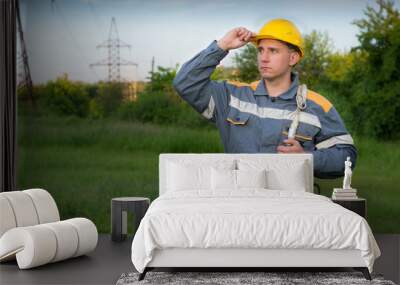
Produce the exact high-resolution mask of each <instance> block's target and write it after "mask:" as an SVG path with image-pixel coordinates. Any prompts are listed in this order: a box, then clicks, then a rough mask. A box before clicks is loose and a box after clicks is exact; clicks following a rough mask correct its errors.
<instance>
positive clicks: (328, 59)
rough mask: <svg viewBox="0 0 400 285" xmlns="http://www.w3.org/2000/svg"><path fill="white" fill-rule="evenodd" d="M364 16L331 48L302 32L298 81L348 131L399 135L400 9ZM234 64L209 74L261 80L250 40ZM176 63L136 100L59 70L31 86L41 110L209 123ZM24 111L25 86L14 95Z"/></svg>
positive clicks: (121, 89) (117, 88) (120, 89)
mask: <svg viewBox="0 0 400 285" xmlns="http://www.w3.org/2000/svg"><path fill="white" fill-rule="evenodd" d="M377 4H378V5H377V8H376V9H374V8H372V7H370V6H368V7H367V8H366V10H365V11H364V18H363V19H359V20H355V21H354V22H353V24H354V25H356V26H357V27H358V33H357V38H358V41H359V45H358V46H355V47H353V48H352V49H351V50H349V51H335V50H334V48H333V42H332V40H331V39H330V38H329V35H328V34H327V33H322V32H319V31H315V30H314V31H312V32H311V33H310V34H307V35H305V36H304V40H305V57H304V58H303V60H302V61H301V62H300V63H299V64H298V65H297V66H296V67H295V70H296V72H298V74H299V77H300V81H301V82H302V83H306V84H307V86H308V88H309V89H312V90H314V91H316V92H318V93H320V94H321V95H323V96H325V97H326V98H327V99H329V100H330V101H331V102H332V103H333V105H334V106H335V107H336V109H337V110H338V111H339V113H340V114H341V115H342V118H343V119H344V121H345V123H346V126H347V127H348V129H349V131H351V132H352V133H356V134H358V135H365V136H371V137H375V138H377V139H398V138H400V135H399V133H400V69H399V65H400V14H399V10H397V9H396V8H395V6H394V3H393V2H392V1H390V0H377ZM233 61H234V66H233V67H222V66H219V67H218V68H217V69H216V70H215V71H214V73H213V75H212V79H213V80H222V81H223V80H238V81H242V82H252V81H255V80H259V79H260V78H259V72H258V69H257V49H256V48H255V47H254V46H253V45H251V44H248V45H246V46H245V47H243V48H241V49H240V50H239V51H238V52H237V53H236V54H235V56H234V59H233ZM177 70H178V66H176V67H175V68H165V67H160V66H159V67H158V68H157V70H156V71H154V72H150V76H149V82H147V83H146V84H145V86H144V88H143V90H142V91H141V92H140V93H139V94H138V96H137V99H136V100H127V96H126V90H127V88H128V85H127V83H109V82H98V83H94V84H90V83H83V82H75V81H71V80H69V79H68V77H67V76H62V77H59V78H57V79H56V80H53V81H49V82H47V83H46V84H41V85H36V86H35V88H34V94H35V98H37V106H38V108H37V109H38V110H39V111H36V112H39V113H40V114H49V113H55V114H57V115H68V116H77V117H82V118H91V119H100V118H107V117H118V118H120V119H123V120H130V121H139V122H152V123H156V124H175V125H182V126H187V127H204V128H208V127H210V126H211V125H210V123H208V122H207V121H206V120H204V119H202V118H201V116H200V115H199V114H197V113H196V112H195V111H194V110H192V109H191V107H190V106H189V105H188V104H186V103H185V102H183V100H181V99H180V97H179V96H178V95H177V94H176V92H175V90H174V89H173V86H172V81H173V79H174V77H175V75H176V72H177ZM18 98H19V102H20V106H21V112H29V108H28V107H26V105H27V104H26V101H27V99H28V98H27V93H26V90H23V89H22V90H20V92H19V94H18Z"/></svg>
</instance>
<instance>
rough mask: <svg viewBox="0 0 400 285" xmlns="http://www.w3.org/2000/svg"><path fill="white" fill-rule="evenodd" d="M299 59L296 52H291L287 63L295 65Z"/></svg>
mask: <svg viewBox="0 0 400 285" xmlns="http://www.w3.org/2000/svg"><path fill="white" fill-rule="evenodd" d="M299 60H300V55H299V53H298V52H291V53H290V58H289V65H290V66H295V65H296V64H297V63H298V62H299Z"/></svg>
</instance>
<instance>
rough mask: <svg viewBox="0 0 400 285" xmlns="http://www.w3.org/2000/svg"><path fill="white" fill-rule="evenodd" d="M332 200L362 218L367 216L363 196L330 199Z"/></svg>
mask: <svg viewBox="0 0 400 285" xmlns="http://www.w3.org/2000/svg"><path fill="white" fill-rule="evenodd" d="M332 202H334V203H336V204H339V205H340V206H342V207H344V208H346V209H348V210H350V211H353V212H354V213H357V214H359V215H360V216H361V217H363V218H364V219H366V218H367V200H366V199H364V198H357V199H354V200H337V199H332Z"/></svg>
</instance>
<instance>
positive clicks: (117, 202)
mask: <svg viewBox="0 0 400 285" xmlns="http://www.w3.org/2000/svg"><path fill="white" fill-rule="evenodd" d="M149 205H150V199H149V198H144V197H119V198H113V199H112V200H111V239H112V241H123V240H124V239H126V235H127V219H128V212H130V213H133V214H134V216H135V224H134V226H135V231H136V230H137V228H138V227H139V224H140V221H141V220H142V218H143V217H144V214H146V211H147V209H148V208H149Z"/></svg>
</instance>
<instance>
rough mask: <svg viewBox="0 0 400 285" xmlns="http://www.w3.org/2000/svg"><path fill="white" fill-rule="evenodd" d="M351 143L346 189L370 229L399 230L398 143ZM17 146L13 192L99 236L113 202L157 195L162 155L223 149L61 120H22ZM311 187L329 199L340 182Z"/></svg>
mask: <svg viewBox="0 0 400 285" xmlns="http://www.w3.org/2000/svg"><path fill="white" fill-rule="evenodd" d="M354 139H355V142H356V146H357V147H358V151H359V159H358V162H357V167H356V169H355V171H354V173H353V181H352V186H353V187H355V188H357V189H358V191H359V196H362V197H365V198H367V199H368V221H369V223H370V225H371V227H372V229H373V231H374V232H378V233H400V218H399V217H400V175H399V174H400V148H399V146H400V142H384V143H383V142H377V141H374V140H372V139H366V138H354ZM18 145H19V149H18V176H17V184H18V188H19V189H26V188H35V187H38V188H44V189H47V190H48V191H49V192H50V193H51V194H52V195H53V197H54V198H55V200H56V201H57V204H58V208H59V210H60V214H61V218H62V219H67V218H71V217H78V216H82V217H88V218H90V219H91V220H92V221H94V222H95V224H96V225H97V227H98V230H99V232H103V233H107V232H110V201H111V198H113V197H119V196H145V197H149V198H151V200H153V199H154V198H155V197H157V194H158V155H159V154H160V153H186V152H192V153H202V152H206V153H215V152H223V148H222V145H221V143H220V140H219V135H218V132H217V130H216V129H213V128H211V129H210V130H205V129H202V130H200V129H186V128H181V127H172V126H171V127H170V126H158V125H151V124H139V123H129V122H122V121H115V120H94V121H91V120H82V119H76V118H59V117H47V118H32V117H20V118H19V120H18ZM317 183H319V184H320V186H321V189H322V191H321V192H322V194H323V195H326V196H330V194H331V192H332V188H333V187H340V186H341V184H342V179H335V180H318V179H317Z"/></svg>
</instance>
